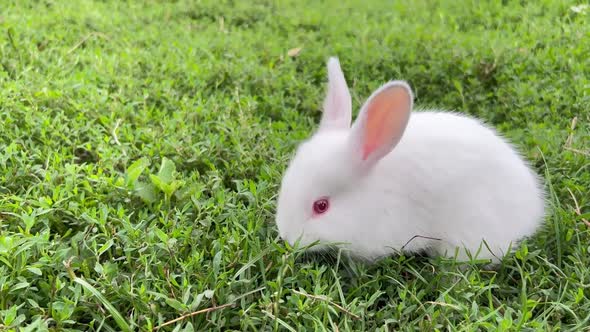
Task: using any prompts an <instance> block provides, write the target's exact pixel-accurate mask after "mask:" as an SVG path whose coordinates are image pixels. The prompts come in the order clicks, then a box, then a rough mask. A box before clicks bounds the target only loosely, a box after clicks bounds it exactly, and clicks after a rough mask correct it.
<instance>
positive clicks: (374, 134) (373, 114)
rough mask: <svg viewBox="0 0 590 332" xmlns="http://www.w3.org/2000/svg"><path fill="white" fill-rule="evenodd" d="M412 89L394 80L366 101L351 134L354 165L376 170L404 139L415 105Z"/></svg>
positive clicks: (404, 83)
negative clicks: (377, 163) (378, 164)
mask: <svg viewBox="0 0 590 332" xmlns="http://www.w3.org/2000/svg"><path fill="white" fill-rule="evenodd" d="M413 99H414V97H413V94H412V89H411V88H410V86H409V85H408V84H407V83H406V82H403V81H391V82H389V83H387V84H385V85H383V86H382V87H380V88H379V89H377V90H376V91H375V92H373V94H372V95H371V97H369V99H368V100H367V101H366V102H365V104H364V105H363V108H362V109H361V111H360V113H359V116H358V117H357V120H356V121H355V123H354V125H353V126H352V129H351V132H350V137H349V139H350V143H351V144H350V146H351V153H352V160H353V163H357V162H358V166H360V168H361V169H365V170H366V169H368V168H370V167H372V166H373V165H374V164H375V163H376V162H377V161H379V160H380V159H381V158H383V157H384V156H385V155H387V154H388V153H389V152H390V151H391V150H392V149H393V148H394V147H395V146H396V145H397V143H399V141H400V140H401V138H402V135H403V134H404V131H405V130H406V126H407V125H408V121H409V119H410V113H411V111H412V106H413Z"/></svg>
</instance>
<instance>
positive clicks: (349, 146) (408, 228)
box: [276, 59, 545, 262]
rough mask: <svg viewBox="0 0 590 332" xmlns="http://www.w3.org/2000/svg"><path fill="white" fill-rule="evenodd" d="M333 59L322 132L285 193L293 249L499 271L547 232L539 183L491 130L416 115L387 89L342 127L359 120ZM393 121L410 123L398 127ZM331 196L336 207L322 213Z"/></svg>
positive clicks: (281, 220) (462, 120) (401, 89)
mask: <svg viewBox="0 0 590 332" xmlns="http://www.w3.org/2000/svg"><path fill="white" fill-rule="evenodd" d="M330 61H331V62H330V63H329V65H328V66H329V67H328V68H329V79H330V82H329V89H328V96H327V99H326V104H325V110H324V118H323V119H322V124H321V125H320V129H319V130H318V131H317V132H316V133H315V134H314V135H313V136H312V137H311V138H310V139H308V140H307V141H305V142H303V143H301V145H300V146H299V148H298V149H297V153H296V155H295V157H294V158H293V160H292V161H291V163H290V165H289V167H288V169H287V171H286V172H285V175H284V177H283V181H282V184H281V191H280V193H279V198H278V206H277V216H276V222H277V226H278V229H279V232H280V235H281V237H282V238H283V239H285V240H287V241H288V242H290V243H291V244H293V243H294V242H295V241H297V240H298V239H299V241H300V244H301V245H307V244H310V243H312V242H315V241H319V243H320V245H319V246H315V247H312V248H313V249H312V250H315V249H321V248H323V247H324V246H325V245H327V244H333V243H336V244H337V245H338V246H341V247H342V248H345V249H347V250H348V252H349V253H351V254H352V255H353V256H358V257H363V258H367V259H376V258H379V257H382V256H385V255H389V254H391V253H394V252H395V251H397V250H402V249H403V250H404V251H407V252H418V251H427V252H429V253H430V254H438V255H444V256H451V257H452V256H455V254H457V255H458V258H459V259H466V258H467V257H468V256H472V257H474V256H476V257H477V258H478V259H491V261H492V262H498V261H499V260H500V259H501V258H502V256H503V255H505V254H506V253H507V252H508V250H509V249H511V248H512V249H514V248H515V247H516V246H517V244H518V241H519V240H520V239H522V238H524V237H527V236H529V235H532V234H533V233H534V232H535V231H536V230H537V229H538V227H539V226H540V224H541V221H542V220H543V217H544V213H545V212H544V209H545V206H544V193H543V190H542V187H541V185H540V178H539V177H538V176H537V175H536V174H535V173H534V172H533V171H532V170H531V169H530V167H529V166H528V165H527V163H526V162H525V161H524V160H523V158H522V157H521V156H520V155H519V153H518V152H517V151H516V150H515V149H514V147H512V146H511V145H510V144H509V143H508V142H507V141H506V140H505V139H503V138H502V137H501V136H500V135H498V133H496V132H495V131H494V130H493V129H492V128H490V127H488V126H486V125H485V124H483V123H482V122H480V121H478V120H476V119H474V118H471V117H468V116H464V115H460V114H457V113H451V112H441V111H418V112H413V113H411V116H410V111H411V108H412V99H413V95H412V92H411V90H410V88H409V86H408V85H407V84H406V83H404V82H400V81H395V82H390V83H388V84H386V85H384V86H383V87H382V88H381V89H379V90H377V91H376V92H375V93H374V94H373V95H372V96H371V97H370V98H369V100H368V101H367V103H366V104H365V105H364V106H363V108H362V109H361V112H360V113H359V116H358V117H357V120H356V122H355V123H354V125H353V126H352V128H350V121H351V120H350V119H348V120H346V119H343V118H345V117H349V118H350V117H351V114H350V113H351V111H348V110H347V109H346V108H350V106H349V105H350V101H349V100H346V98H350V97H349V94H348V90H347V88H346V90H344V88H345V87H346V84H345V83H344V84H343V82H344V78H343V75H342V73H341V71H340V67H339V64H338V62H337V60H335V59H331V60H330ZM387 94H389V95H387ZM406 96H407V98H406ZM338 100H340V101H338ZM381 109H383V110H381ZM342 110H344V112H343V111H342ZM330 112H331V113H330ZM371 112H372V113H371ZM392 112H397V113H396V114H401V115H396V116H397V117H395V116H394V117H393V118H391V119H389V118H388V116H390V114H392ZM404 112H407V117H406V116H404V115H403V114H404ZM372 114H376V115H372ZM330 116H331V118H330V119H326V117H330ZM371 117H373V118H375V119H376V120H375V121H373V120H372V119H371ZM329 120H332V121H331V122H330V121H329ZM377 123H378V124H377ZM384 126H385V127H387V128H385V129H384ZM363 128H368V129H364V130H363ZM388 128H393V129H388ZM371 130H373V132H376V134H372V132H370V131H371ZM322 197H325V198H326V199H327V200H329V209H328V210H327V211H326V212H325V213H321V214H317V213H314V210H313V208H312V207H313V206H314V205H313V204H314V201H316V200H318V199H319V198H322ZM410 240H411V241H410ZM408 241H409V242H408ZM468 253H469V254H468Z"/></svg>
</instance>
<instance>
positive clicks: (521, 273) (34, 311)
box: [0, 0, 590, 331]
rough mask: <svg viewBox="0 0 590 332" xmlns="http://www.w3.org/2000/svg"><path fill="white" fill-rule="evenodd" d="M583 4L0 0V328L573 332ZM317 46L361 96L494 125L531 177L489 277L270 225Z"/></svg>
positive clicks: (580, 210) (316, 84) (583, 123)
mask: <svg viewBox="0 0 590 332" xmlns="http://www.w3.org/2000/svg"><path fill="white" fill-rule="evenodd" d="M578 1H579V0H576V1H552V0H542V1H529V2H525V1H521V2H517V1H502V2H499V1H489V2H480V1H444V2H437V1H427V0H420V1H399V2H393V1H385V0H383V1H381V0H371V1H357V0H354V1H346V2H343V1H336V0H330V1H309V0H306V1H292V0H290V1H282V2H278V1H170V2H167V1H144V2H141V1H127V2H123V1H116V0H105V1H94V2H93V1H85V0H72V1H57V0H38V1H37V0H26V1H25V0H23V1H21V0H4V1H2V5H1V6H0V128H1V129H0V331H2V330H7V331H47V330H50V331H64V330H67V331H130V330H138V331H151V330H153V329H158V330H159V331H172V330H174V331H193V330H203V331H205V330H223V331H227V330H246V331H269V330H285V331H306V330H307V331H316V330H320V331H321V330H330V331H348V330H350V331H369V330H371V331H374V330H379V331H394V330H395V331H400V330H402V331H406V330H407V331H416V330H418V331H439V330H440V331H443V330H445V331H448V330H453V331H455V330H460V331H517V330H528V331H531V330H536V331H557V330H559V331H580V330H584V329H587V328H588V326H590V269H589V268H588V266H590V223H588V220H590V189H589V188H590V56H589V54H590V42H589V41H590V8H588V9H586V10H585V9H584V8H583V7H575V6H577V5H579V4H580V3H579V2H578ZM329 56H338V57H339V58H340V62H341V64H342V69H343V70H344V73H345V75H346V77H347V79H348V82H349V85H350V87H351V92H352V98H353V107H354V108H355V110H358V108H359V107H360V105H361V104H362V102H363V101H364V100H365V98H366V97H367V96H368V95H369V94H370V92H371V91H372V90H373V89H375V88H377V87H378V86H380V85H381V84H383V83H384V82H385V81H387V80H390V79H405V80H408V81H409V82H410V83H411V84H412V86H413V88H414V91H415V94H416V105H417V106H418V107H423V108H425V107H440V108H444V109H448V110H455V111H458V112H462V113H466V114H471V115H475V116H478V117H480V118H482V119H484V120H485V121H487V122H489V123H490V124H493V125H494V126H496V127H497V128H498V130H499V131H500V132H501V133H502V134H503V135H504V136H506V137H508V138H509V139H511V140H512V141H514V142H515V143H516V144H517V145H518V147H519V149H520V150H521V152H522V154H523V155H524V156H525V158H526V159H527V160H529V161H530V162H531V163H532V165H534V168H535V170H536V171H537V172H538V173H539V174H541V175H542V176H543V178H544V179H545V183H546V190H547V192H548V197H547V200H548V206H549V207H550V210H549V213H548V216H547V219H546V221H547V222H546V225H545V226H544V228H543V229H542V230H541V231H540V232H539V234H537V235H536V236H535V237H534V238H532V239H530V240H529V241H527V242H526V243H525V245H523V246H522V247H521V248H520V249H519V250H518V251H517V252H516V253H515V254H514V255H513V256H511V257H509V258H507V259H506V260H505V261H504V262H503V264H502V265H501V266H500V267H499V268H498V269H497V270H487V269H485V268H483V267H482V266H480V265H475V264H472V265H469V266H467V267H466V268H461V267H459V266H457V264H455V263H454V262H452V261H448V260H442V259H437V258H425V257H416V256H394V257H391V258H388V259H385V260H382V261H379V262H377V263H376V264H372V265H369V264H364V263H361V262H355V261H350V260H347V259H344V258H338V257H328V258H326V259H322V258H321V257H320V258H319V259H318V258H317V257H316V258H314V257H308V256H307V255H304V254H303V253H302V252H301V251H300V250H293V249H292V248H290V247H289V246H288V245H286V244H284V243H283V242H282V241H280V240H279V238H278V233H277V229H276V226H275V224H274V212H275V207H276V202H275V200H276V195H277V191H278V188H279V184H280V178H281V174H282V172H283V171H284V169H285V167H286V166H287V163H288V161H289V159H290V157H291V155H292V153H293V151H294V148H295V146H296V145H297V143H298V142H299V141H301V140H302V139H305V138H306V137H307V136H308V135H309V134H310V133H312V132H313V130H315V128H316V125H317V123H318V121H319V118H320V114H321V113H320V110H321V105H322V101H323V100H322V99H323V96H324V93H325V82H326V68H325V64H326V60H327V59H328V57H329ZM355 114H356V111H355ZM482 176H486V175H485V174H482ZM474 222H477V221H476V220H475V221H474Z"/></svg>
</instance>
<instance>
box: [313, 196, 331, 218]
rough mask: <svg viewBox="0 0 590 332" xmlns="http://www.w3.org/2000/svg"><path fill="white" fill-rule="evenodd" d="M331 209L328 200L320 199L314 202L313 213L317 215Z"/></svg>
mask: <svg viewBox="0 0 590 332" xmlns="http://www.w3.org/2000/svg"><path fill="white" fill-rule="evenodd" d="M329 207H330V201H328V199H327V198H320V199H318V200H317V201H315V202H313V213H314V214H315V215H318V214H322V213H325V212H326V211H328V208H329Z"/></svg>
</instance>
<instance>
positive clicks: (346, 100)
mask: <svg viewBox="0 0 590 332" xmlns="http://www.w3.org/2000/svg"><path fill="white" fill-rule="evenodd" d="M323 112H324V113H323V115H322V121H321V122H320V130H331V129H348V128H349V127H350V121H351V117H352V104H351V99H350V92H349V91H348V86H347V85H346V80H345V79H344V74H343V73H342V69H340V63H339V62H338V59H337V58H334V57H332V58H330V59H329V60H328V92H327V95H326V99H325V100H324V111H323Z"/></svg>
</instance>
